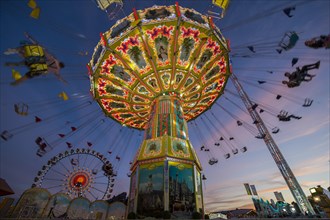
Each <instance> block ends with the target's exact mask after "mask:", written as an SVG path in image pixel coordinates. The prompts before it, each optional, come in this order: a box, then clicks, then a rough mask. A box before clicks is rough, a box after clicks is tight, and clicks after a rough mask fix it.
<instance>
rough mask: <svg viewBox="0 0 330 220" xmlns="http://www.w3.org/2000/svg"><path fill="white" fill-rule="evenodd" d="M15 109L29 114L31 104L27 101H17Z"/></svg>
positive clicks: (23, 113)
mask: <svg viewBox="0 0 330 220" xmlns="http://www.w3.org/2000/svg"><path fill="white" fill-rule="evenodd" d="M14 110H15V112H16V113H17V114H19V115H22V116H27V115H28V110H29V106H28V105H27V104H25V103H17V104H14Z"/></svg>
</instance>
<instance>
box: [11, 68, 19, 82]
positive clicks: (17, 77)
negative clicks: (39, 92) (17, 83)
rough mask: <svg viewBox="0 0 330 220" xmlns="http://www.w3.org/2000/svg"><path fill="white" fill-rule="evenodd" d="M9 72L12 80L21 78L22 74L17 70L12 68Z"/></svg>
mask: <svg viewBox="0 0 330 220" xmlns="http://www.w3.org/2000/svg"><path fill="white" fill-rule="evenodd" d="M11 72H12V76H13V79H14V80H19V79H20V78H22V75H21V74H20V73H19V72H18V71H16V70H14V69H12V70H11Z"/></svg>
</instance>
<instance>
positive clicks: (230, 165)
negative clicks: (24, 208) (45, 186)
mask: <svg viewBox="0 0 330 220" xmlns="http://www.w3.org/2000/svg"><path fill="white" fill-rule="evenodd" d="M27 2H28V1H19V0H10V1H9V0H2V1H0V22H1V23H0V34H1V35H0V36H1V37H0V52H1V55H0V57H1V70H0V77H1V78H0V80H1V81H0V82H1V88H0V95H1V98H0V104H1V118H0V132H3V131H4V130H8V131H9V132H10V133H12V134H13V137H12V138H11V139H9V140H8V141H4V140H3V139H1V140H0V178H4V179H5V180H6V181H7V183H8V184H9V185H10V186H11V187H12V189H13V190H14V191H15V194H14V195H12V197H14V198H19V196H20V195H21V193H22V192H23V191H24V190H26V189H28V188H29V187H30V186H31V184H32V183H33V179H34V177H35V176H36V174H37V172H38V171H39V170H40V169H41V167H42V166H43V165H44V164H46V163H47V161H48V160H49V159H50V158H52V157H54V156H55V155H57V154H59V153H60V152H63V151H65V150H67V144H66V142H70V143H72V144H73V146H74V148H76V147H77V148H88V146H87V144H86V143H87V142H91V143H92V144H93V145H92V146H91V147H89V148H91V149H94V150H96V151H98V152H101V153H102V154H104V155H106V156H107V158H108V159H109V160H110V161H111V162H112V163H113V165H114V167H115V170H116V171H117V172H118V176H117V178H116V180H115V187H114V194H113V195H116V194H119V193H121V192H128V190H129V178H128V177H127V173H128V172H129V166H130V165H129V162H130V161H132V159H133V157H134V155H135V152H136V150H137V149H138V147H139V144H140V143H141V141H142V138H143V131H139V130H134V129H130V128H127V127H121V125H119V124H118V123H116V122H114V121H113V120H112V119H110V118H106V117H104V114H103V113H102V111H101V108H100V107H99V106H98V104H97V103H96V102H92V104H91V105H89V104H88V101H92V97H91V96H90V94H89V89H90V82H89V79H88V75H87V69H86V64H87V63H88V62H89V61H90V59H91V57H92V53H93V51H94V47H95V46H96V45H97V43H98V41H99V40H100V37H99V36H100V33H101V32H105V31H107V30H109V29H110V27H111V26H113V25H114V24H115V21H116V19H115V20H109V19H108V18H107V15H106V13H105V12H104V11H102V10H100V9H99V8H97V5H96V3H95V2H94V1H92V0H81V1H69V0H49V1H41V0H39V1H38V0H36V2H37V5H38V7H40V17H39V19H37V20H36V19H34V18H32V17H30V16H29V14H30V12H31V8H29V7H28V5H27ZM155 4H157V5H174V4H175V1H169V0H163V1H160V0H158V1H151V0H127V1H126V0H124V7H123V10H122V11H120V12H119V13H118V17H117V19H120V18H123V17H125V16H127V15H129V14H130V13H131V12H132V8H133V7H135V8H136V9H143V8H146V7H151V6H153V5H155ZM179 4H180V5H181V6H183V7H187V8H194V9H195V10H197V11H199V12H200V13H202V14H206V13H207V12H208V11H213V12H220V9H219V8H217V7H212V4H211V1H201V0H198V1H197V0H191V1H188V0H183V1H181V0H180V1H179ZM293 6H295V10H292V11H291V15H292V17H288V16H287V15H286V14H284V13H283V11H282V10H283V9H284V8H287V7H293ZM214 21H215V24H216V25H217V26H218V27H219V28H220V30H221V31H222V33H223V35H224V37H225V38H226V39H229V40H230V43H231V48H232V51H231V53H230V57H231V61H232V66H233V72H234V73H235V74H236V76H237V77H238V79H239V81H240V82H241V84H242V85H243V87H244V89H245V90H246V92H247V94H248V95H249V97H250V98H251V100H252V101H253V102H255V103H257V104H258V108H257V110H258V112H259V111H260V109H263V110H264V112H263V113H261V114H260V115H261V117H262V119H263V120H264V121H265V123H266V125H267V128H268V129H269V130H270V132H271V131H272V129H273V128H275V127H278V128H279V129H280V131H279V132H278V133H277V134H272V136H273V138H274V140H275V141H276V143H277V145H278V146H279V148H280V150H281V152H282V154H283V155H284V157H285V159H286V160H287V162H288V164H289V165H290V167H291V169H292V171H293V173H294V175H295V176H296V178H297V180H298V182H299V183H300V185H301V187H302V189H303V190H304V192H305V194H306V196H308V195H310V193H309V188H311V187H315V186H316V185H321V186H322V187H324V188H327V187H329V185H330V174H329V172H330V164H329V161H330V149H329V148H330V147H329V119H330V118H329V112H330V109H329V104H330V102H329V101H330V99H329V92H330V91H329V67H330V66H329V65H330V64H329V60H330V49H324V48H321V49H312V48H308V47H306V46H305V45H304V42H305V40H308V39H311V38H313V37H317V36H320V35H328V34H329V33H330V1H326V0H315V1H310V0H306V1H295V0H280V1H275V0H271V1H265V0H260V1H257V0H232V1H231V4H230V6H229V8H228V10H227V11H226V15H225V17H224V18H223V19H221V20H218V19H214ZM288 31H295V32H296V33H297V34H298V35H299V40H298V42H297V44H296V45H295V47H294V48H292V49H290V50H288V51H282V53H281V54H279V53H278V52H276V49H279V46H278V44H279V42H280V41H281V39H282V38H283V36H284V34H285V33H286V32H288ZM24 32H28V33H29V34H31V36H33V37H34V38H35V39H36V40H37V41H38V42H39V43H40V44H41V45H42V46H43V47H45V48H46V49H47V50H48V51H49V52H50V53H52V54H53V55H54V56H56V57H57V58H58V59H59V60H60V61H62V62H64V64H65V68H64V69H63V70H62V71H61V74H62V76H63V78H64V79H65V80H67V81H68V84H64V83H62V82H60V81H58V80H57V79H56V78H55V76H54V75H52V74H49V75H47V76H43V77H37V78H34V79H31V80H28V81H26V82H24V83H22V84H21V85H18V86H11V85H10V82H11V81H13V79H12V77H11V75H12V69H15V70H17V71H19V72H20V73H21V74H22V75H23V74H24V73H26V72H27V71H28V69H27V68H26V67H24V66H23V67H14V68H12V67H6V66H5V62H11V61H20V58H19V57H18V56H17V55H4V53H3V52H4V51H6V49H7V48H15V47H17V46H19V43H20V41H22V40H25V37H24ZM248 46H253V49H254V52H252V51H251V50H249V49H248V48H247V47H248ZM292 58H298V62H297V63H296V64H295V65H294V66H293V67H292V64H291V61H292ZM317 61H320V68H319V69H314V70H311V71H310V73H311V74H315V75H316V76H315V77H314V78H313V80H311V81H310V82H303V83H302V84H301V85H300V86H299V87H297V88H288V87H286V86H285V85H283V84H282V83H281V82H282V80H285V77H284V73H285V72H292V71H294V70H295V68H296V67H298V66H299V67H302V66H303V65H306V64H311V63H315V62H317ZM258 81H264V83H262V84H259V83H258ZM63 91H64V92H66V93H67V94H68V96H69V100H67V101H63V100H61V99H60V98H59V97H58V94H59V93H61V92H63ZM277 95H281V96H282V97H281V98H280V99H276V96H277ZM306 98H309V99H311V100H313V103H312V105H311V106H310V107H303V106H302V105H303V104H304V101H305V99H306ZM17 103H25V104H27V105H28V106H29V114H28V115H27V116H21V115H18V114H16V113H15V111H14V104H17ZM86 103H87V104H86ZM281 110H285V111H287V112H288V113H289V114H294V115H296V116H301V117H302V118H301V119H299V120H297V119H292V120H291V121H288V122H282V121H279V120H278V118H277V117H276V115H277V114H279V112H280V111H281ZM246 112H247V111H246V109H245V107H244V104H243V102H242V100H240V98H239V97H237V92H236V90H235V87H234V86H233V84H232V82H231V81H230V80H229V81H228V83H227V87H226V89H225V93H224V95H223V96H222V97H221V98H219V99H218V100H217V102H216V104H214V105H213V106H212V108H210V110H208V111H207V112H205V113H204V114H202V116H200V117H199V118H197V119H195V121H194V122H188V129H189V135H190V140H191V142H192V144H193V146H194V147H195V150H196V152H197V155H198V156H199V158H200V160H201V163H202V166H203V174H205V176H206V177H207V180H205V181H204V183H203V184H204V185H203V190H204V191H203V194H204V204H205V209H206V211H218V210H228V209H235V208H246V207H249V208H252V207H253V203H252V200H251V196H248V195H246V192H245V189H244V186H243V184H244V183H249V184H252V185H255V186H256V188H257V191H258V194H259V196H260V197H261V198H263V199H264V200H269V199H274V200H275V196H274V194H273V192H274V191H280V192H282V193H283V196H284V199H285V200H286V201H287V202H289V203H291V202H292V201H293V197H292V195H291V193H290V191H289V189H288V187H287V185H286V183H285V181H284V179H283V177H282V175H281V173H280V171H279V169H278V167H277V166H276V164H275V162H274V160H273V159H272V157H271V155H270V152H269V151H268V149H267V147H266V145H265V143H264V142H263V140H261V139H257V138H255V136H256V135H257V134H258V132H257V130H256V127H254V125H253V121H252V119H251V117H250V116H249V115H248V114H247V113H246ZM35 116H37V117H39V118H41V119H42V120H43V121H41V122H40V123H35V122H34V120H35ZM103 119H105V120H104V121H103ZM237 120H240V121H242V122H244V126H238V125H237ZM71 126H75V127H79V129H78V130H77V131H76V132H75V133H74V134H73V135H72V136H70V137H68V138H66V139H65V140H63V139H61V138H60V137H59V136H58V134H60V133H68V132H70V127H71ZM39 136H40V137H44V138H45V139H46V140H47V141H48V143H51V144H52V147H53V150H52V151H50V152H48V153H47V154H45V155H44V156H43V157H41V158H40V157H38V156H36V151H37V149H38V148H37V145H36V144H35V139H36V138H37V137H39ZM220 137H225V139H229V137H234V140H232V141H227V144H225V143H221V147H217V146H215V145H214V143H216V142H220V141H219V138H220ZM202 145H205V146H206V147H207V148H209V149H210V151H209V152H205V151H200V147H201V146H202ZM244 146H246V147H247V151H246V152H245V153H242V152H241V151H239V153H238V154H236V155H232V156H231V157H230V158H229V159H225V158H224V154H226V153H231V148H233V149H235V148H237V149H240V148H242V147H244ZM108 151H111V152H112V154H111V155H110V154H108V153H107V152H108ZM116 156H119V157H121V160H120V161H118V160H116V159H115V157H116ZM211 158H216V159H218V160H219V162H218V163H217V164H215V165H212V166H211V165H209V164H208V161H209V159H211Z"/></svg>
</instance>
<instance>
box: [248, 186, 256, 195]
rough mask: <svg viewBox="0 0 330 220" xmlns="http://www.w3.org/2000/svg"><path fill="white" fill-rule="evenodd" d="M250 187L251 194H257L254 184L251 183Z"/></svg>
mask: <svg viewBox="0 0 330 220" xmlns="http://www.w3.org/2000/svg"><path fill="white" fill-rule="evenodd" d="M250 188H251V191H252V194H253V195H254V196H257V195H258V193H257V189H256V187H255V185H251V186H250Z"/></svg>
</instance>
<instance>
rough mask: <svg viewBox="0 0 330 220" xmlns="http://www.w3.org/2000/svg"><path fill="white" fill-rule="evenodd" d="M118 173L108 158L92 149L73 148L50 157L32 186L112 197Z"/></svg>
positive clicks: (92, 199)
mask: <svg viewBox="0 0 330 220" xmlns="http://www.w3.org/2000/svg"><path fill="white" fill-rule="evenodd" d="M115 177H116V173H115V172H114V171H113V167H112V164H111V163H110V161H108V160H107V158H106V157H105V156H104V155H102V154H100V153H99V152H96V151H94V150H90V149H78V148H77V149H71V150H69V151H65V152H63V153H60V154H58V155H57V156H55V157H53V158H51V159H50V160H49V161H48V162H47V164H46V165H44V166H42V168H41V170H40V171H38V173H37V176H36V177H35V178H34V183H33V184H32V187H41V188H45V189H47V190H49V192H50V193H51V194H55V193H59V192H61V193H66V194H67V195H69V196H70V197H71V198H72V199H74V198H77V197H86V198H88V199H89V200H90V201H94V200H97V199H109V198H110V197H111V193H112V190H113V186H114V181H115V179H114V178H115Z"/></svg>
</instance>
